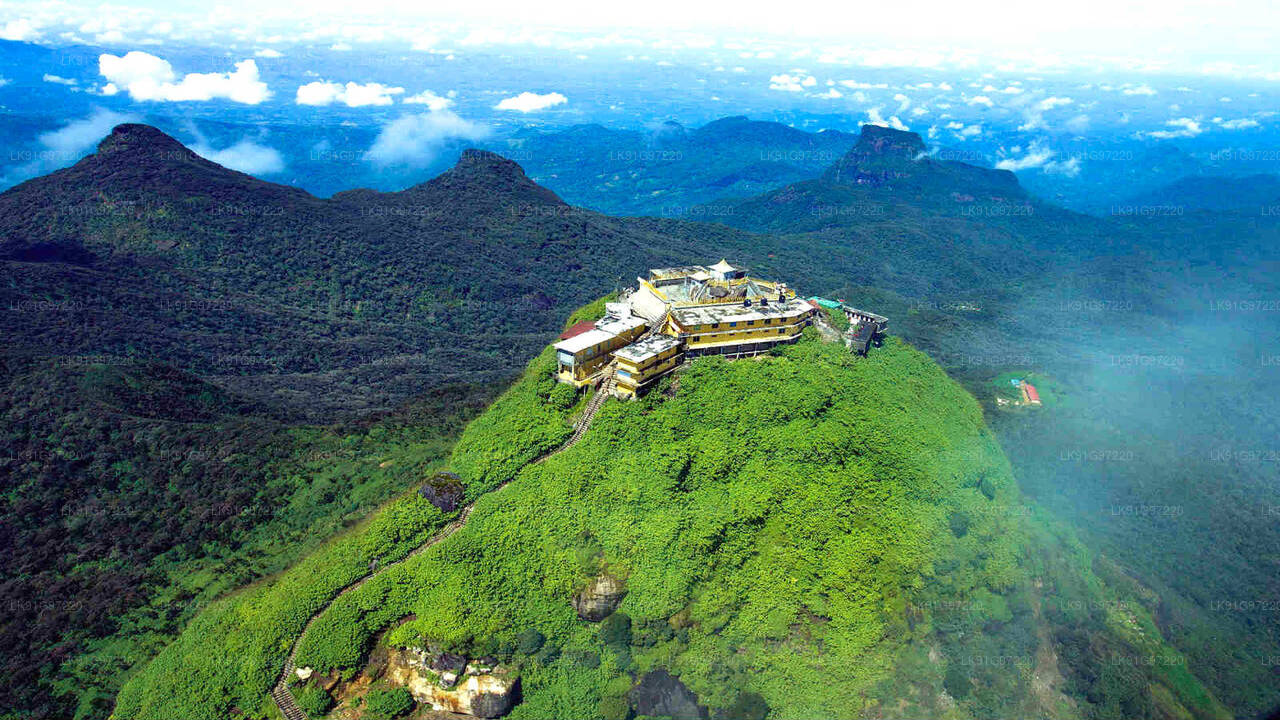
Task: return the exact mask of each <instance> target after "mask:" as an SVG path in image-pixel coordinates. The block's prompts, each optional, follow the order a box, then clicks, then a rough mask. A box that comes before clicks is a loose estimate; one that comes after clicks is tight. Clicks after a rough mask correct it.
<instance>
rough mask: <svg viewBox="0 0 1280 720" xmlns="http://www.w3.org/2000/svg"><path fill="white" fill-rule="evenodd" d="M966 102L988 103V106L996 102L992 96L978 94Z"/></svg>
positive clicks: (975, 103)
mask: <svg viewBox="0 0 1280 720" xmlns="http://www.w3.org/2000/svg"><path fill="white" fill-rule="evenodd" d="M965 102H967V103H969V104H970V105H986V106H987V107H991V106H992V105H994V104H995V103H993V102H991V98H989V97H987V96H986V95H977V96H975V97H971V98H969V99H968V100H966V101H965Z"/></svg>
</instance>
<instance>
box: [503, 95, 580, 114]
mask: <svg viewBox="0 0 1280 720" xmlns="http://www.w3.org/2000/svg"><path fill="white" fill-rule="evenodd" d="M567 102H569V98H567V97H565V96H564V95H561V94H560V93H558V92H551V93H546V94H543V95H539V94H538V93H531V92H522V93H520V94H519V95H515V96H513V97H509V98H506V99H504V100H503V101H502V102H500V103H498V104H497V105H494V106H493V108H494V109H495V110H514V111H515V112H522V113H531V112H537V111H539V110H546V109H547V108H550V107H555V106H556V105H563V104H564V103H567Z"/></svg>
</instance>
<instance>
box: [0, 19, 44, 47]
mask: <svg viewBox="0 0 1280 720" xmlns="http://www.w3.org/2000/svg"><path fill="white" fill-rule="evenodd" d="M39 39H40V28H38V27H36V26H35V25H33V24H32V23H31V21H30V20H28V19H26V18H17V19H16V20H10V21H9V22H7V23H5V24H4V27H0V40H16V41H18V42H31V41H33V40H39Z"/></svg>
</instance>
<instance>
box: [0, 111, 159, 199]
mask: <svg viewBox="0 0 1280 720" xmlns="http://www.w3.org/2000/svg"><path fill="white" fill-rule="evenodd" d="M139 119H140V118H139V117H138V116H137V115H132V114H124V113H118V112H112V111H111V110H106V109H104V108H95V109H94V110H93V112H92V113H90V114H89V116H88V117H86V118H83V119H80V120H73V121H71V122H69V123H67V124H66V125H64V126H63V127H61V128H59V129H57V130H52V131H50V132H47V133H44V134H42V135H40V136H39V137H38V138H37V139H36V143H37V146H36V147H35V148H33V149H32V151H31V157H32V158H34V159H33V160H31V161H30V162H28V163H26V164H24V165H21V166H19V167H16V168H13V169H12V170H9V171H8V172H6V173H5V175H4V183H5V184H11V183H15V182H19V181H22V180H26V179H28V178H32V177H35V176H37V175H44V174H45V173H48V172H51V171H53V170H56V169H58V168H60V167H66V166H67V165H70V164H72V163H74V162H75V161H77V160H79V159H80V158H82V157H84V156H85V155H87V154H88V153H89V151H91V150H93V148H95V147H96V146H97V144H98V143H99V142H100V141H101V140H102V139H103V138H104V137H106V136H107V135H108V134H110V133H111V129H112V128H114V127H115V126H116V125H119V124H121V123H127V122H137V121H138V120H139Z"/></svg>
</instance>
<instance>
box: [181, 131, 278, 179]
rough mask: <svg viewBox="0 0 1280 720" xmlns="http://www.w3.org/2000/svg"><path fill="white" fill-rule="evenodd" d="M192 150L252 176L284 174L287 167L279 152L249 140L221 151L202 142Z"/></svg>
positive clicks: (203, 156) (192, 147)
mask: <svg viewBox="0 0 1280 720" xmlns="http://www.w3.org/2000/svg"><path fill="white" fill-rule="evenodd" d="M191 150H192V151H193V152H195V153H196V154H197V155H199V156H200V157H202V158H204V159H206V160H212V161H213V162H216V163H218V164H219V165H221V166H223V167H228V168H231V169H232V170H239V171H240V172H242V173H248V174H250V175H271V174H274V173H279V172H283V171H284V167H285V163H284V156H282V155H281V154H280V151H279V150H276V149H275V148H273V147H269V146H267V145H262V144H260V143H256V142H254V141H252V140H248V139H245V140H241V141H240V142H237V143H236V144H234V145H231V146H229V147H225V148H222V149H220V150H219V149H216V148H214V147H213V146H212V145H209V144H208V143H207V142H205V141H204V140H201V141H200V142H197V143H196V144H194V145H192V146H191Z"/></svg>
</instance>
